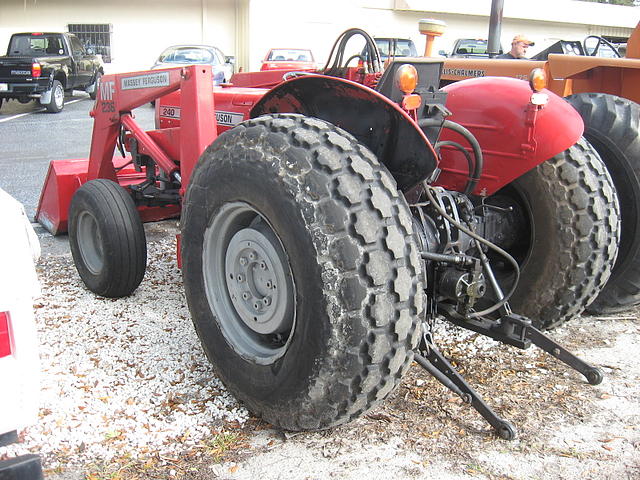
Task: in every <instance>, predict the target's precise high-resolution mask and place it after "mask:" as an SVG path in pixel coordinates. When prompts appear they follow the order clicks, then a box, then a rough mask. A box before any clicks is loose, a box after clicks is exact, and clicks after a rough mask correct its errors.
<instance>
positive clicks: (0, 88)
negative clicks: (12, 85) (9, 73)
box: [0, 83, 9, 92]
mask: <svg viewBox="0 0 640 480" xmlns="http://www.w3.org/2000/svg"><path fill="white" fill-rule="evenodd" d="M8 90H9V85H8V84H7V83H0V92H7V91H8Z"/></svg>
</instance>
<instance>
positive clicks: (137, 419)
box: [0, 223, 640, 480]
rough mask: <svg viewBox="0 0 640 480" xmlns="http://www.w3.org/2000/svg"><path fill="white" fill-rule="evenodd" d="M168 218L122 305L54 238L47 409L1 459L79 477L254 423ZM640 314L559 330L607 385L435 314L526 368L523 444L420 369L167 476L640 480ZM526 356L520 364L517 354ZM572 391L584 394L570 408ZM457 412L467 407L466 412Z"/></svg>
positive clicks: (464, 352) (500, 389)
mask: <svg viewBox="0 0 640 480" xmlns="http://www.w3.org/2000/svg"><path fill="white" fill-rule="evenodd" d="M169 225H170V226H169V227H167V223H164V224H163V225H153V224H152V225H146V227H145V228H146V230H147V234H148V238H149V240H150V242H149V261H148V267H147V274H146V276H145V279H144V281H143V283H142V285H141V286H140V288H139V289H138V290H137V291H136V292H135V294H134V295H133V296H132V297H130V298H126V299H118V300H110V299H104V298H99V297H96V296H95V295H93V294H92V293H90V292H88V291H87V290H86V289H85V288H84V286H83V285H82V283H81V281H80V279H79V277H78V275H77V273H76V271H75V268H74V267H73V263H72V260H71V256H70V254H69V253H68V251H67V250H68V247H67V243H66V239H65V238H62V239H53V240H52V239H51V237H47V236H46V235H41V241H42V242H43V252H44V255H43V258H42V261H41V265H40V269H39V272H40V280H41V282H42V284H43V289H42V290H43V295H42V297H41V298H40V299H39V300H38V301H37V302H36V320H37V322H38V327H39V336H40V342H41V351H40V357H41V362H42V371H43V375H42V398H41V402H40V404H41V410H40V419H39V422H38V423H37V424H36V425H34V426H32V427H29V428H28V429H26V430H25V431H24V432H23V434H22V437H23V441H22V442H21V443H19V444H17V445H13V446H10V447H5V448H0V457H2V455H5V454H6V455H9V456H13V455H15V454H22V453H28V452H33V453H41V454H42V455H43V456H44V466H45V468H47V469H58V468H59V470H60V472H62V473H61V474H60V475H61V476H56V475H53V474H52V477H51V478H59V479H60V480H61V479H64V480H79V479H84V478H87V473H86V472H87V470H86V469H85V467H86V466H87V464H89V463H92V462H96V461H100V460H104V461H109V460H110V459H114V462H115V464H118V465H120V464H121V460H122V458H123V457H126V456H130V457H133V458H142V459H144V458H148V457H150V456H153V457H155V458H159V456H162V455H166V456H171V455H173V454H177V453H179V452H181V451H184V450H188V449H190V448H191V447H193V446H200V445H201V443H202V441H203V440H207V439H210V438H211V436H212V435H215V434H217V433H219V432H223V431H227V429H229V427H231V426H238V425H243V424H245V423H246V422H247V420H248V419H249V418H250V416H249V414H248V412H247V411H246V410H245V409H244V408H243V407H242V406H240V405H239V404H238V403H237V402H236V401H235V400H234V399H233V398H232V397H231V396H230V395H229V394H228V393H227V392H226V390H225V389H224V387H223V386H222V385H221V384H220V382H219V381H218V380H217V378H216V376H215V374H214V373H213V370H212V368H211V366H210V364H209V362H208V360H207V359H206V358H205V356H204V354H203V352H202V349H201V347H200V344H199V340H198V339H197V336H196V335H195V332H194V330H193V326H192V323H191V320H190V316H189V312H188V309H187V307H186V302H185V299H184V294H183V291H184V289H183V285H182V279H181V276H180V272H179V270H178V269H177V267H176V264H175V254H174V249H175V241H174V240H173V238H172V235H173V234H175V226H171V225H173V224H169ZM160 239H163V240H162V241H159V240H160ZM52 244H55V245H57V251H54V250H56V249H53V250H52V248H51V245H52ZM52 251H54V252H53V253H52ZM639 314H640V311H638V310H636V311H633V312H630V313H629V317H628V318H624V319H618V320H615V319H607V320H602V321H600V320H598V319H594V318H589V317H585V318H582V319H575V320H574V321H572V322H570V323H569V324H567V326H564V327H562V328H560V329H556V330H554V332H553V336H554V337H555V338H557V339H558V340H559V341H560V342H561V343H563V344H566V345H567V346H571V349H573V350H574V351H575V352H576V353H578V354H579V355H580V356H582V357H583V358H585V360H587V361H589V362H592V363H594V364H597V365H600V366H601V367H602V368H603V370H604V371H605V375H606V376H605V381H604V382H603V384H601V385H599V386H596V387H591V386H586V385H584V381H583V380H581V379H580V378H578V376H577V375H576V374H575V372H571V371H570V370H567V369H560V370H558V371H556V372H555V373H554V372H553V371H548V369H550V368H553V367H550V366H545V364H544V362H543V361H541V359H540V357H539V355H540V353H539V351H538V350H537V349H535V348H531V349H528V350H524V351H521V350H517V349H506V350H505V348H504V347H502V346H500V345H499V344H498V343H497V342H495V341H493V340H491V339H488V338H486V337H482V336H478V335H476V334H474V333H472V332H469V331H465V330H461V329H457V328H456V329H452V328H450V327H448V326H446V324H444V323H439V324H437V326H436V329H435V340H436V343H437V344H440V345H448V346H449V348H451V346H452V345H455V350H456V352H457V353H456V356H457V357H458V358H461V359H462V364H461V367H463V368H470V367H469V364H470V363H472V362H470V359H472V358H478V362H473V363H472V364H473V365H476V366H479V365H481V364H482V363H483V362H490V365H494V366H495V368H496V369H498V370H502V371H503V373H504V375H503V377H501V378H505V379H507V378H509V375H507V373H506V372H505V371H504V369H507V370H508V369H510V368H513V369H514V370H513V372H512V378H514V379H515V380H513V381H512V383H511V384H512V385H515V386H517V387H518V388H519V389H520V390H522V389H523V388H524V389H529V390H531V391H530V394H527V393H522V392H520V393H518V392H515V393H518V395H519V397H518V398H520V400H521V401H522V402H524V403H526V405H523V406H522V408H524V410H523V411H524V412H526V415H527V417H526V418H523V416H522V411H520V410H518V409H519V408H520V406H519V405H518V404H517V403H514V401H513V400H511V399H510V398H509V397H510V394H509V390H508V387H506V386H505V385H502V384H500V383H496V384H491V385H489V387H488V392H490V393H488V394H487V395H486V399H487V401H489V403H490V404H491V405H492V406H495V407H498V408H500V409H501V410H503V409H506V410H505V411H504V414H505V416H506V417H507V418H508V419H511V418H513V417H514V416H517V414H520V417H519V418H520V420H521V421H523V423H524V424H516V426H517V427H519V428H520V427H522V428H521V429H519V432H522V436H521V437H519V438H518V439H516V440H515V441H513V442H504V441H502V440H498V439H496V438H495V437H494V436H492V435H490V434H489V435H487V434H484V433H482V432H485V431H486V430H487V429H488V427H487V425H486V424H485V423H484V422H483V421H482V420H481V419H480V418H479V417H478V416H477V415H476V414H475V413H474V412H473V411H471V410H470V409H469V408H468V407H466V406H460V407H459V406H458V403H455V402H454V403H449V399H450V398H451V397H453V396H452V395H451V394H450V393H444V394H442V395H441V394H439V393H438V392H439V391H441V390H442V389H443V388H444V387H442V388H440V387H438V386H436V387H433V388H432V389H431V390H429V391H430V392H431V395H432V396H431V397H429V398H428V399H422V400H419V399H417V397H416V398H414V394H417V393H416V392H415V387H414V385H415V386H417V387H419V388H418V390H419V389H421V388H423V386H424V387H425V388H426V387H428V386H429V385H430V384H432V383H433V382H434V381H433V380H432V379H431V378H430V377H429V376H428V375H427V374H426V373H423V372H420V373H417V374H415V373H414V374H413V375H409V378H410V380H409V382H413V383H412V384H410V385H407V384H405V385H404V386H403V387H402V388H400V389H399V391H398V392H396V393H395V394H394V396H395V400H394V399H393V398H392V399H390V400H388V401H387V402H385V403H384V404H383V405H382V406H381V407H378V408H377V409H376V412H377V414H378V417H376V416H375V415H374V416H372V417H367V416H365V417H361V418H359V419H357V420H355V421H354V422H352V423H349V424H347V425H345V426H342V427H339V428H336V429H332V430H328V431H322V432H312V433H303V434H296V435H284V436H283V435H282V433H281V432H277V431H275V430H270V429H268V428H267V427H265V426H261V427H260V428H258V429H256V430H255V431H251V432H249V435H247V437H248V438H247V439H246V444H244V446H241V447H238V449H239V456H238V457H233V458H231V459H227V458H222V459H220V460H215V459H214V458H213V457H210V458H209V457H207V455H208V454H203V455H202V457H199V458H201V460H202V461H203V462H205V463H202V464H198V465H197V468H196V467H194V466H192V463H191V462H190V461H185V462H184V464H182V465H181V466H180V467H178V466H176V465H174V464H170V463H161V465H164V467H161V468H166V471H165V472H163V473H164V475H160V476H155V477H154V478H164V479H171V478H189V479H192V478H195V479H197V480H202V479H207V480H208V479H214V478H225V479H229V480H230V479H237V480H249V479H254V478H261V479H263V480H267V479H279V478H291V479H333V478H341V479H345V480H346V479H349V480H355V479H361V478H363V477H366V478H368V479H371V480H375V479H386V478H394V477H395V478H411V479H423V478H442V479H454V478H463V477H469V476H472V477H474V478H478V479H488V480H492V479H497V478H505V479H518V480H525V479H527V480H528V479H531V478H541V479H543V478H544V479H556V478H558V479H565V478H589V479H603V480H604V479H611V478H615V479H616V480H627V479H629V480H631V479H635V478H640V477H638V474H640V404H639V403H638V399H639V398H640V368H639V367H638V361H637V352H638V349H639V348H640V344H639V338H640V325H639V324H638V320H637V319H638V317H639ZM452 339H455V341H453V340H452ZM514 356H515V357H517V361H515V362H513V361H510V360H509V359H510V358H513V357H514ZM471 368H473V367H471ZM410 373H411V372H410ZM541 382H545V383H544V385H546V387H547V389H546V391H547V392H548V394H550V395H554V397H555V396H556V395H557V402H553V404H551V403H550V402H547V403H546V405H547V408H549V407H550V406H551V407H552V408H553V409H554V412H551V413H552V415H548V413H549V412H546V411H542V410H541V408H542V405H540V406H538V405H536V403H535V402H537V400H536V399H537V398H538V396H539V395H538V392H536V391H535V387H534V385H536V384H538V385H543V383H541ZM475 383H476V384H477V387H478V388H484V389H485V390H486V389H487V387H486V386H485V385H482V384H481V383H477V381H476V382H475ZM522 385H526V387H523V386H522ZM410 392H414V393H410ZM515 393H514V394H515ZM494 394H495V396H494ZM565 396H566V397H571V398H573V400H571V402H569V403H567V405H573V408H572V409H570V410H566V411H565V410H564V409H565V407H564V405H565V403H566V402H567V398H566V397H565ZM541 400H543V399H541ZM578 400H580V403H576V402H577V401H578ZM376 412H374V413H376ZM452 416H453V417H458V416H462V417H464V418H462V419H461V421H460V423H456V422H455V421H454V422H452V421H451V417H452ZM529 417H530V418H529ZM525 419H526V420H527V421H526V422H524V420H525ZM251 425H255V424H253V423H251ZM464 430H469V431H468V432H464ZM206 461H208V462H209V464H207V463H206ZM191 469H195V470H197V474H194V475H195V476H192V473H191ZM91 478H98V477H91ZM99 478H103V477H99ZM104 478H112V477H104ZM113 478H116V477H113ZM136 478H138V477H136Z"/></svg>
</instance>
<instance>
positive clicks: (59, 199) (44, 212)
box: [36, 160, 89, 235]
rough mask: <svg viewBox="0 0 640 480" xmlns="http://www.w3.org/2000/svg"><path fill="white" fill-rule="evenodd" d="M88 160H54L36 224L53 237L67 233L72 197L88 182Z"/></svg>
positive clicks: (42, 194) (50, 165) (47, 178)
mask: <svg viewBox="0 0 640 480" xmlns="http://www.w3.org/2000/svg"><path fill="white" fill-rule="evenodd" d="M88 164H89V162H88V160H54V161H52V162H51V163H50V164H49V170H48V171H47V176H46V178H45V181H44V187H43V188H42V192H41V193H40V201H39V202H38V209H37V210H36V222H38V223H39V224H40V225H42V226H43V227H44V228H46V229H47V230H49V232H51V233H52V234H53V235H58V234H59V233H65V232H66V231H67V212H68V211H69V204H70V203H71V197H73V194H74V193H75V191H76V190H77V189H78V188H79V187H80V186H81V185H82V184H83V183H84V182H86V181H87V166H88Z"/></svg>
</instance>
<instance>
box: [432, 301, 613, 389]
mask: <svg viewBox="0 0 640 480" xmlns="http://www.w3.org/2000/svg"><path fill="white" fill-rule="evenodd" d="M439 308H440V309H441V310H443V311H445V312H446V315H445V316H446V318H447V320H449V321H450V322H452V323H454V324H456V325H458V326H461V327H464V328H467V329H469V330H473V331H474V332H478V333H481V334H483V335H486V336H488V337H491V338H493V339H494V340H498V341H499V342H502V343H506V344H509V345H513V346H514V347H518V348H522V349H526V348H529V347H530V346H531V344H534V345H536V346H537V347H538V348H540V349H542V350H544V351H545V352H547V353H548V354H549V355H551V356H553V357H555V358H557V359H558V360H560V361H561V362H563V363H564V364H566V365H568V366H569V367H571V368H573V369H574V370H576V371H578V372H580V373H581V374H582V375H584V376H585V378H586V379H587V381H588V382H589V383H590V384H591V385H598V384H600V383H601V382H602V379H603V374H602V371H601V370H600V369H598V368H596V367H593V366H591V365H589V364H588V363H587V362H585V361H584V360H581V359H580V358H578V357H577V356H576V355H574V354H573V353H571V352H570V351H568V350H567V349H566V348H564V347H563V346H562V345H560V344H559V343H558V342H556V341H555V340H553V339H552V338H551V337H549V336H547V335H545V334H544V333H542V332H541V331H540V330H538V329H537V328H535V327H534V326H533V324H532V322H531V320H530V319H528V318H527V317H524V316H522V315H518V314H516V313H511V312H509V313H507V314H506V315H504V316H502V317H500V318H498V319H497V320H493V319H487V318H483V317H478V318H466V317H463V316H462V315H460V314H458V313H457V312H456V311H455V310H454V309H453V308H450V307H449V306H448V305H440V306H439Z"/></svg>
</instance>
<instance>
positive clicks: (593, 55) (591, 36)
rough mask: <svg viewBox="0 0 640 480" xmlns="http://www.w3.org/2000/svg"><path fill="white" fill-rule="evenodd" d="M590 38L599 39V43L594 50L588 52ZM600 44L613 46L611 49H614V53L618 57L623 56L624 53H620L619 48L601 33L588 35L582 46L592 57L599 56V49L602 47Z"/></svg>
mask: <svg viewBox="0 0 640 480" xmlns="http://www.w3.org/2000/svg"><path fill="white" fill-rule="evenodd" d="M590 38H595V39H597V40H598V43H596V46H595V47H594V49H593V52H591V53H587V52H588V50H587V40H589V39H590ZM600 45H606V46H608V47H609V48H611V50H613V53H614V55H615V56H616V57H617V58H620V57H622V55H620V52H619V51H618V49H617V48H616V47H615V45H613V44H612V43H611V42H610V41H609V40H607V39H606V38H602V37H601V36H599V35H589V36H588V37H586V38H585V39H584V41H583V42H582V48H583V49H584V53H585V54H586V55H588V56H590V57H595V56H597V53H598V50H599V49H600Z"/></svg>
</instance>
